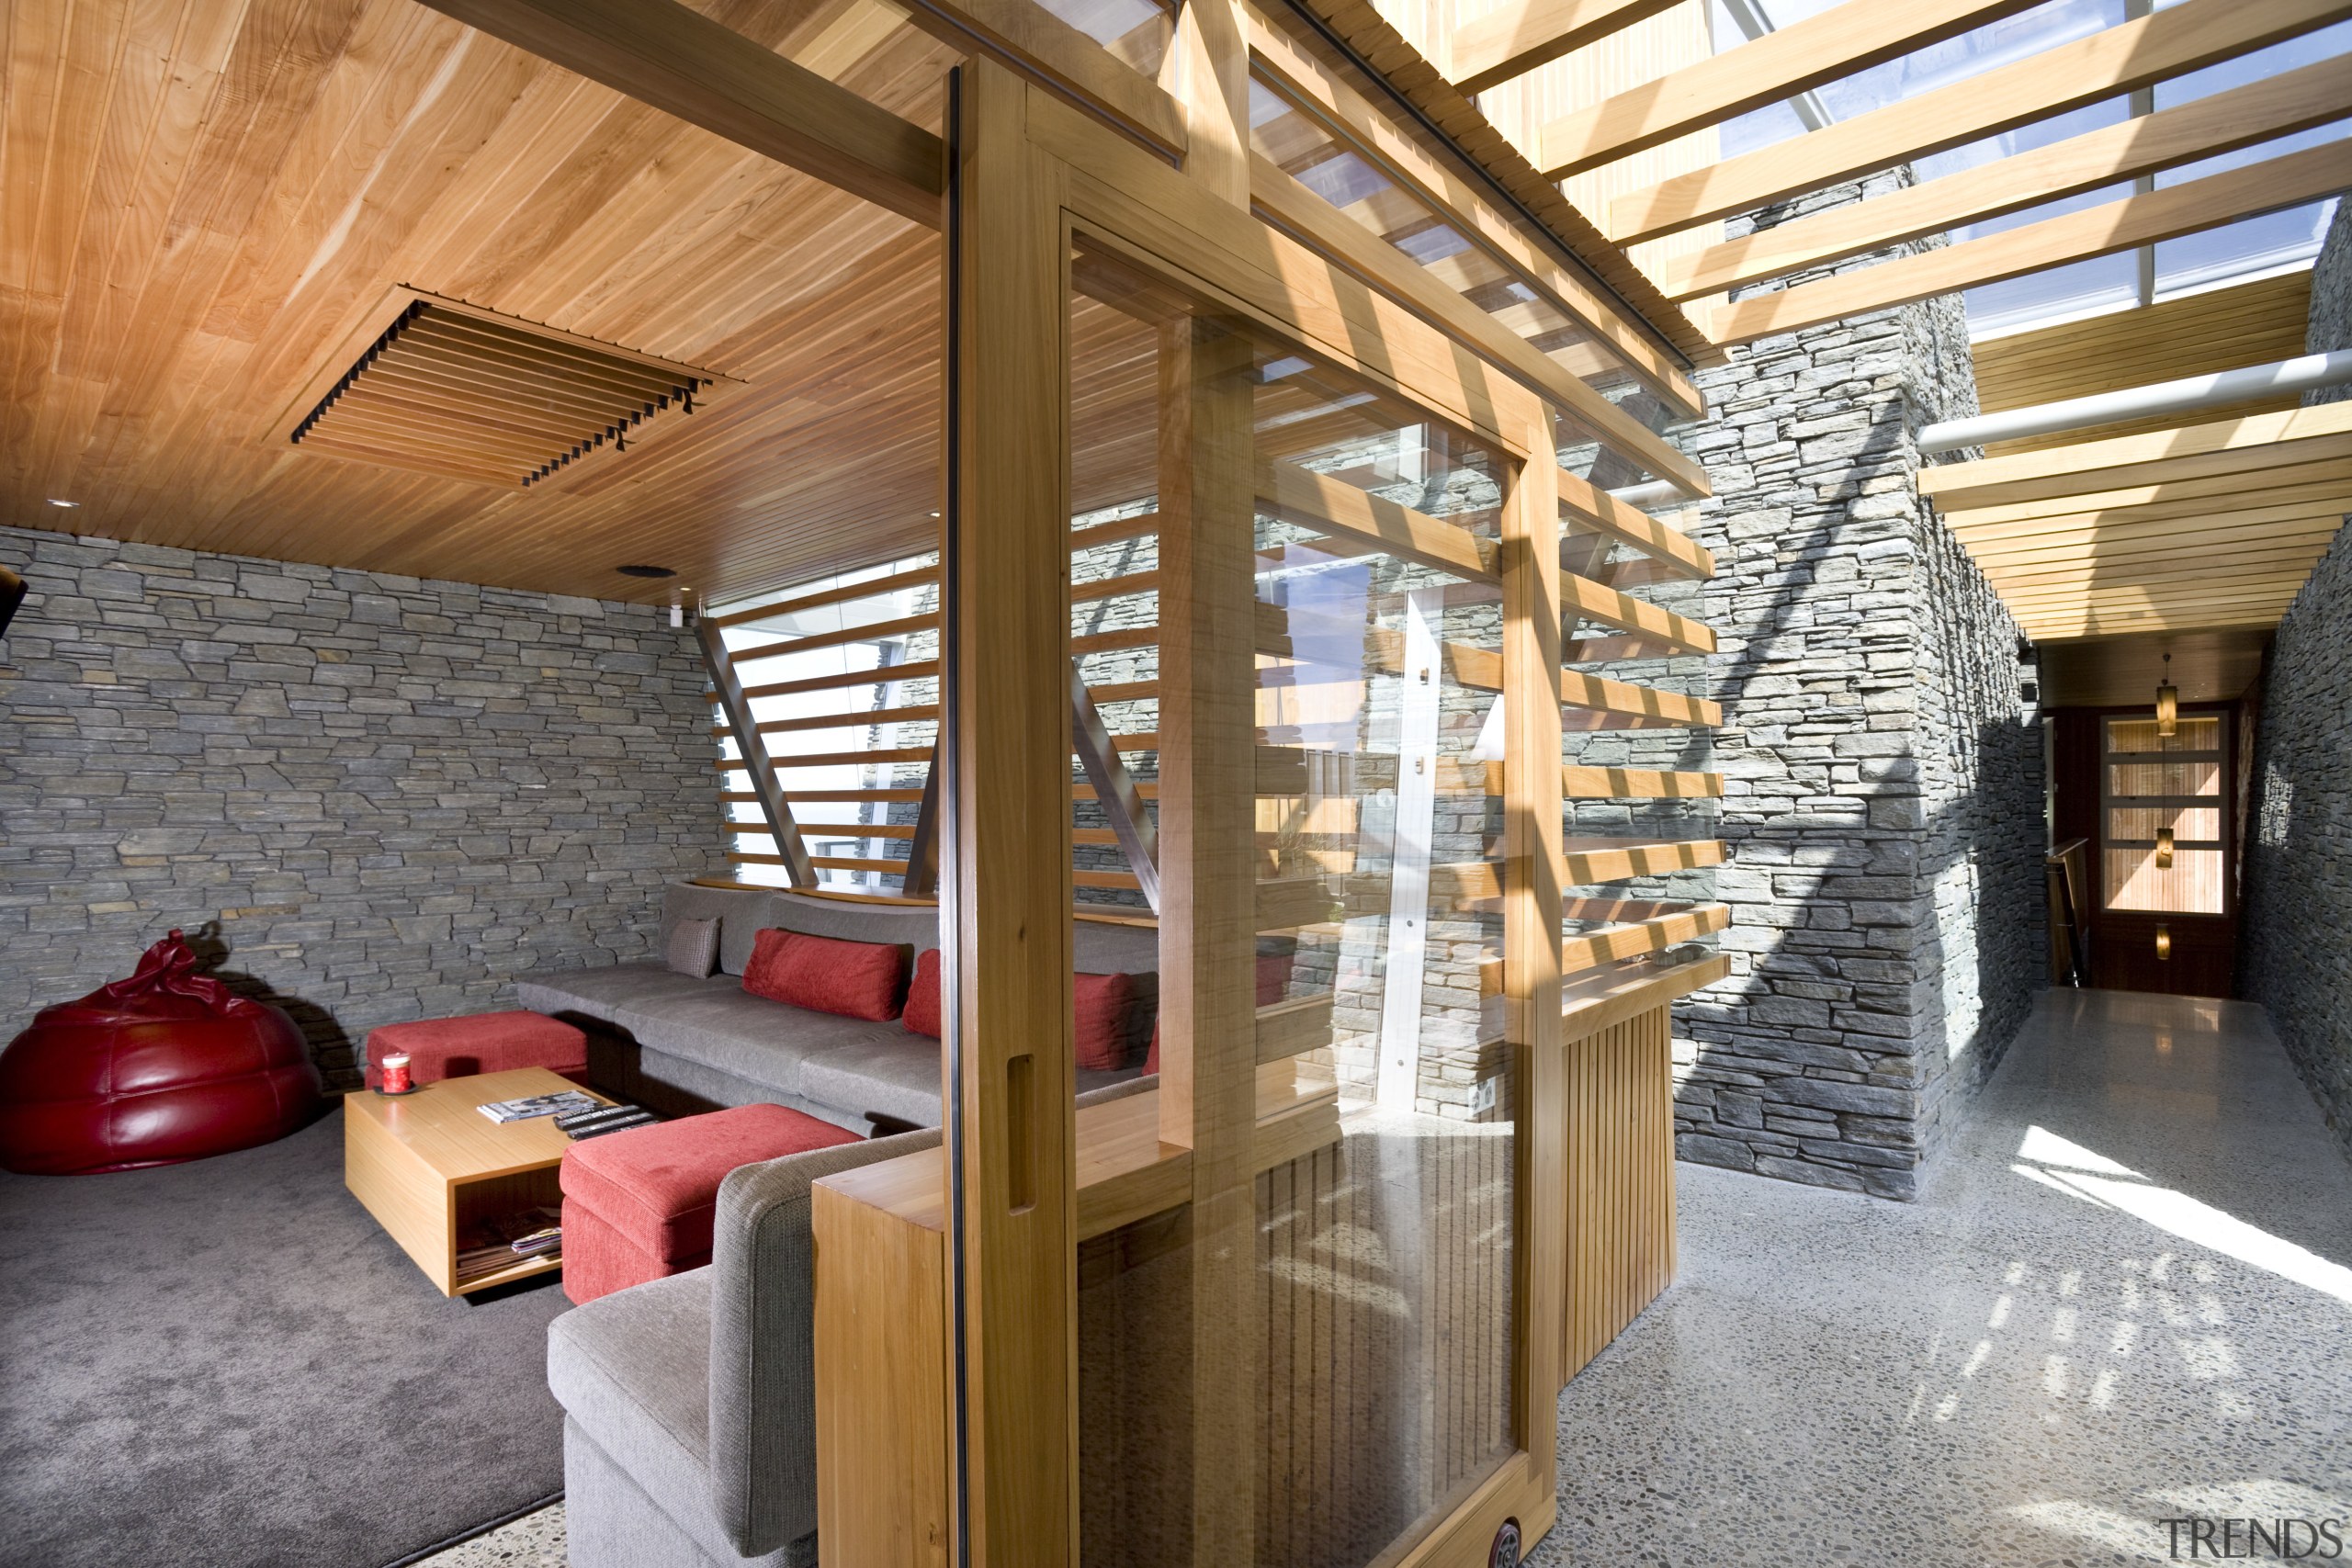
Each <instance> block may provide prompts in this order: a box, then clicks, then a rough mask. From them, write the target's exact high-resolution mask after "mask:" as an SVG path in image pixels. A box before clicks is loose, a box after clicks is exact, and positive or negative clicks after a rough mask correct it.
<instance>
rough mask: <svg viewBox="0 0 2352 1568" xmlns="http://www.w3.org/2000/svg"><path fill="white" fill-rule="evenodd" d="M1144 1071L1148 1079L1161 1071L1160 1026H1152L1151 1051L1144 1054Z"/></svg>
mask: <svg viewBox="0 0 2352 1568" xmlns="http://www.w3.org/2000/svg"><path fill="white" fill-rule="evenodd" d="M1143 1071H1144V1076H1145V1077H1150V1076H1151V1075H1152V1074H1154V1073H1157V1072H1158V1071H1159V1025H1158V1024H1156V1023H1155V1024H1153V1025H1152V1026H1151V1049H1150V1050H1148V1051H1146V1052H1145V1053H1144V1054H1143Z"/></svg>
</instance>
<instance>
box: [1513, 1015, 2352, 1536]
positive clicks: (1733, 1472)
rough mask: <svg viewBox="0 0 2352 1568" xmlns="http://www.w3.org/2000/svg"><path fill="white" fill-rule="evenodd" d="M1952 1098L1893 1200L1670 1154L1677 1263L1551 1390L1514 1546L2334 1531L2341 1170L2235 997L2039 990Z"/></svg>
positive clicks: (2345, 1498)
mask: <svg viewBox="0 0 2352 1568" xmlns="http://www.w3.org/2000/svg"><path fill="white" fill-rule="evenodd" d="M1963 1114H1964V1115H1965V1118H1966V1120H1965V1123H1964V1125H1963V1127H1962V1130H1961V1132H1960V1134H1958V1136H1957V1139H1956V1142H1955V1144H1954V1145H1953V1146H1951V1148H1948V1149H1947V1150H1945V1151H1944V1153H1943V1154H1942V1155H1941V1156H1939V1159H1938V1161H1937V1163H1936V1164H1935V1165H1933V1166H1931V1168H1930V1175H1929V1178H1928V1184H1927V1187H1926V1190H1925V1196H1924V1197H1923V1198H1922V1199H1921V1201H1918V1202H1917V1203H1913V1204H1899V1203H1891V1202H1886V1201H1880V1200H1875V1199H1869V1198H1862V1197H1858V1196H1854V1195H1850V1194H1847V1193H1841V1192H1833V1191H1827V1190H1819V1189H1813V1188H1805V1187H1798V1186H1792V1185H1790V1184H1788V1183H1785V1182H1780V1181H1772V1180H1767V1179H1760V1178H1757V1177H1752V1176H1747V1175H1742V1174H1738V1173H1736V1172H1730V1171H1724V1170H1719V1169H1716V1168H1711V1167H1706V1166H1697V1165H1689V1164H1684V1165H1679V1166H1678V1167H1677V1168H1676V1169H1677V1178H1678V1181H1679V1199H1680V1203H1681V1216H1682V1218H1681V1238H1680V1241H1681V1273H1680V1277H1679V1280H1678V1282H1677V1283H1676V1284H1675V1286H1674V1288H1673V1289H1672V1290H1671V1291H1670V1292H1668V1294H1667V1295H1666V1296H1665V1297H1664V1298H1663V1299H1661V1300H1660V1301H1659V1302H1658V1303H1656V1304H1655V1305H1654V1306H1652V1307H1651V1308H1650V1309H1649V1311H1648V1312H1647V1314H1645V1315H1644V1316H1643V1317H1642V1318H1641V1319H1640V1320H1639V1321H1638V1322H1637V1323H1636V1324H1635V1325H1634V1327H1633V1328H1632V1329H1631V1330H1629V1331H1628V1332H1627V1333H1626V1334H1625V1336H1624V1337H1623V1338H1622V1339H1620V1340H1619V1341H1618V1342H1617V1343H1616V1344H1615V1345H1614V1346H1613V1347H1611V1348H1610V1349H1609V1350H1608V1351H1606V1352H1604V1353H1603V1354H1602V1355H1601V1357H1600V1359H1598V1360H1597V1361H1595V1362H1594V1363H1593V1364H1592V1365H1591V1366H1590V1367H1589V1368H1588V1369H1587V1370H1586V1371H1584V1372H1583V1374H1582V1375H1580V1376H1579V1377H1578V1378H1577V1380H1576V1381H1575V1382H1572V1383H1571V1384H1570V1385H1569V1387H1568V1389H1567V1391H1566V1393H1564V1394H1563V1395H1562V1397H1561V1400H1560V1488H1561V1489H1560V1522H1559V1525H1558V1526H1557V1528H1555V1530H1554V1531H1553V1532H1552V1534H1551V1535H1550V1536H1549V1537H1548V1538H1547V1539H1546V1540H1544V1543H1543V1544H1542V1546H1541V1547H1540V1548H1539V1549H1538V1550H1537V1551H1534V1552H1532V1554H1531V1555H1530V1558H1529V1561H1530V1562H1532V1563H1537V1564H1564V1563H1569V1562H1577V1563H1601V1562H1605V1563H1611V1564H1634V1563H1645V1564H1671V1565H1673V1568H1695V1565H1704V1564H1717V1563H1724V1564H1731V1563H1739V1564H1747V1563H1754V1564H1768V1563H1769V1564H1783V1563H1798V1562H1853V1563H1899V1564H1905V1565H1917V1568H1941V1565H1944V1564H1953V1565H1957V1564H1962V1563H1967V1564H1980V1563H1988V1564H1997V1565H2003V1568H2007V1565H2010V1564H2015V1565H2018V1568H2028V1565H2039V1564H2067V1565H2087V1564H2095V1563H2096V1564H2107V1563H2141V1562H2169V1561H2175V1560H2177V1561H2190V1560H2192V1558H2191V1552H2192V1549H2193V1548H2195V1547H2196V1544H2197V1543H2196V1542H2195V1541H2194V1540H2193V1539H2192V1529H2193V1527H2191V1526H2189V1525H2183V1526H2180V1527H2178V1529H2177V1530H2174V1529H2168V1528H2167V1527H2166V1526H2165V1524H2163V1523H2162V1522H2160V1521H2163V1520H2165V1519H2172V1518H2184V1517H2204V1518H2207V1519H2215V1520H2219V1519H2222V1518H2224V1517H2227V1518H2233V1519H2245V1518H2247V1517H2252V1518H2255V1519H2256V1520H2259V1521H2261V1523H2262V1524H2263V1527H2264V1529H2266V1530H2268V1529H2271V1528H2272V1523H2271V1522H2272V1521H2273V1520H2276V1519H2279V1518H2295V1519H2312V1520H2315V1521H2327V1520H2346V1521H2347V1522H2346V1523H2345V1524H2344V1525H2343V1527H2342V1529H2343V1532H2344V1534H2345V1536H2346V1541H2347V1544H2346V1547H2345V1551H2346V1552H2347V1553H2352V1162H2347V1160H2346V1157H2345V1155H2344V1153H2343V1151H2342V1148H2341V1147H2340V1145H2337V1144H2336V1143H2335V1141H2334V1140H2333V1138H2332V1137H2331V1136H2330V1134H2328V1132H2327V1129H2326V1127H2325V1125H2324V1122H2323V1121H2322V1119H2321V1116H2320V1113H2319V1111H2318V1110H2317V1108H2316V1107H2315V1105H2314V1103H2313V1101H2312V1097H2311V1095H2310V1094H2309V1093H2308V1092H2307V1091H2306V1090H2305V1089H2304V1088H2303V1086H2302V1085H2301V1082H2299V1081H2298V1080H2297V1078H2296V1077H2295V1074H2294V1069H2293V1068H2292V1066H2290V1064H2289V1062H2288V1060H2287V1058H2286V1055H2285V1054H2284V1053H2283V1052H2282V1051H2281V1050H2280V1048H2279V1047H2278V1043H2277V1042H2276V1040H2275V1039H2274V1038H2273V1036H2272V1034H2271V1032H2270V1028H2269V1024H2268V1022H2267V1020H2266V1018H2265V1015H2264V1014H2263V1012H2262V1010H2260V1009H2259V1008H2256V1007H2252V1006H2249V1005H2246V1004H2244V1003H2232V1002H2213V1001H2202V1000H2196V999H2191V998H2176V997H2157V996H2142V995H2137V994H2131V993H2125V992H2103V991H2085V992H2069V991H2051V992H2046V993H2044V994H2043V995H2042V996H2041V998H2040V999H2039V1002H2038V1004H2037V1006H2036V1009H2035V1010H2034V1013H2033V1015H2032V1016H2031V1018H2030V1020H2029V1021H2028V1022H2027V1024H2026V1026H2025V1029H2024V1031H2023V1032H2022V1033H2021V1034H2020V1036H2019V1037H2018V1041H2017V1042H2016V1043H2015V1044H2014V1045H2013V1046H2012V1047H2011V1048H2010V1051H2009V1054H2008V1057H2007V1060H2006V1061H2005V1062H2004V1063H2003V1064H2002V1066H2001V1067H2000V1069H1999V1071H1998V1073H1997V1074H1996V1077H1995V1079H1994V1081H1993V1082H1992V1083H1991V1084H1989V1085H1987V1086H1986V1087H1985V1090H1984V1091H1983V1094H1982V1096H1981V1098H1980V1099H1979V1100H1978V1102H1977V1103H1976V1104H1974V1105H1973V1106H1969V1107H1966V1108H1964V1111H1963ZM2233 1528H2234V1530H2235V1534H2234V1536H2233V1540H2232V1544H2233V1547H2234V1551H2233V1552H2232V1553H2231V1555H2233V1556H2238V1557H2245V1556H2246V1555H2247V1554H2248V1553H2247V1546H2248V1541H2247V1537H2246V1535H2245V1526H2244V1525H2238V1526H2236V1527H2233ZM2220 1529H2221V1527H2220V1526H2219V1525H2218V1524H2217V1525H2215V1527H2214V1532H2215V1533H2214V1534H2213V1535H2212V1536H2211V1543H2212V1544H2211V1545H2207V1546H2204V1547H2202V1548H2201V1550H2200V1551H2199V1558H2198V1560H2202V1559H2207V1558H2214V1557H2218V1556H2220V1555H2222V1552H2221V1551H2220V1547H2221V1545H2222V1541H2223V1539H2224V1538H2223V1537H2222V1534H2221V1533H2220ZM2175 1534H2177V1536H2178V1541H2179V1545H2178V1552H2177V1558H2176V1554H2175V1552H2174V1551H2173V1549H2172V1537H2173V1536H2174V1535H2175ZM2293 1539H2294V1541H2295V1544H2296V1547H2297V1549H2298V1554H2299V1555H2300V1554H2301V1548H2302V1544H2303V1540H2304V1535H2303V1531H2302V1529H2301V1527H2297V1530H2296V1533H2295V1535H2294V1538H2293ZM2256 1555H2257V1560H2261V1559H2266V1558H2267V1557H2268V1556H2269V1555H2270V1554H2269V1553H2268V1551H2267V1550H2266V1551H2261V1552H2259V1553H2257V1554H2256ZM2332 1555H2333V1553H2332V1552H2331V1551H2330V1550H2329V1549H2328V1547H2327V1545H2326V1543H2325V1541H2324V1540H2322V1542H2321V1543H2320V1547H2319V1550H2318V1551H2317V1552H2315V1553H2313V1554H2312V1556H2313V1558H2314V1560H2320V1561H2324V1560H2326V1559H2328V1558H2329V1557H2330V1556H2332Z"/></svg>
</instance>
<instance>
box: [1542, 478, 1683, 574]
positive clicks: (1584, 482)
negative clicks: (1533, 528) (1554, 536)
mask: <svg viewBox="0 0 2352 1568" xmlns="http://www.w3.org/2000/svg"><path fill="white" fill-rule="evenodd" d="M1554 482H1555V484H1556V485H1557V487H1558V489H1559V492H1560V504H1561V505H1562V506H1563V507H1565V508H1566V511H1567V513H1568V515H1569V516H1570V517H1571V518H1572V519H1574V521H1575V523H1576V526H1577V531H1578V532H1580V533H1586V534H1600V535H1602V536H1606V537H1608V538H1611V539H1614V540H1616V541H1617V542H1618V543H1619V544H1621V545H1624V546H1626V547H1629V548H1632V549H1636V550H1639V551H1641V552H1642V553H1643V554H1644V555H1645V556H1648V557H1649V558H1651V559H1652V560H1655V561H1657V563H1658V564H1659V565H1660V566H1663V567H1665V568H1666V569H1667V570H1668V571H1669V572H1671V573H1672V574H1673V575H1674V576H1676V577H1680V578H1707V577H1713V576H1714V575H1715V558H1714V556H1713V554H1712V553H1710V552H1709V551H1708V549H1707V548H1706V547H1704V546H1703V545H1700V544H1698V543H1696V542H1694V541H1693V540H1692V539H1691V536H1689V535H1687V534H1684V533H1682V532H1680V531H1679V530H1678V529H1675V528H1671V527H1668V525H1666V524H1664V523H1661V522H1659V521H1658V520H1657V518H1655V517H1653V516H1651V515H1650V514H1649V513H1646V512H1644V511H1643V510H1642V509H1641V508H1639V507H1637V506H1628V505H1627V504H1626V503H1625V502H1622V501H1620V500H1618V499H1617V498H1616V497H1615V496H1613V495H1611V494H1610V493H1609V492H1608V491H1605V490H1602V489H1600V487H1599V486H1598V485H1595V484H1593V483H1592V482H1591V481H1590V480H1589V479H1583V478H1581V477H1579V476H1578V475H1576V474H1572V473H1570V472H1568V471H1567V470H1566V468H1562V469H1561V470H1560V477H1559V479H1557V480H1555V481H1554ZM1566 543H1568V541H1564V542H1563V544H1564V547H1565V545H1566Z"/></svg>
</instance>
